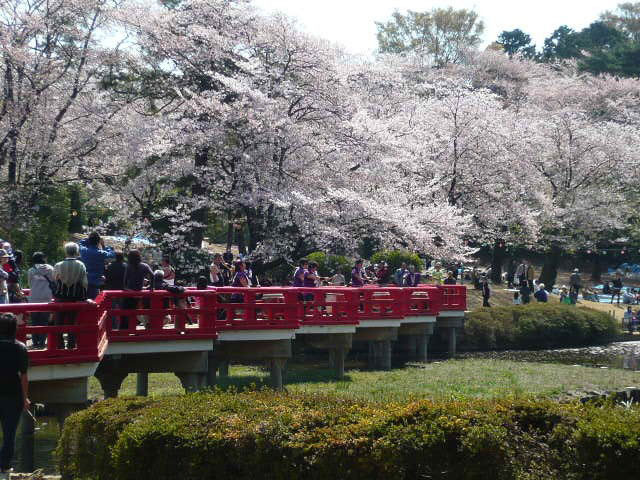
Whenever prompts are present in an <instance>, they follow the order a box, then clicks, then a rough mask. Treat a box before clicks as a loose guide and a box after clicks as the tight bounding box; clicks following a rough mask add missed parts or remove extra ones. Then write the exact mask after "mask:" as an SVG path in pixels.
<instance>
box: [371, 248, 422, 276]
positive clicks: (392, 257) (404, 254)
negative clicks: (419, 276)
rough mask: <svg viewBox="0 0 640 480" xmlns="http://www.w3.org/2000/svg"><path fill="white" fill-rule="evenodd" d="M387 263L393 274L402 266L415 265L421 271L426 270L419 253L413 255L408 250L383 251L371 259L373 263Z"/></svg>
mask: <svg viewBox="0 0 640 480" xmlns="http://www.w3.org/2000/svg"><path fill="white" fill-rule="evenodd" d="M382 262H387V263H388V264H389V269H390V270H391V272H392V273H393V272H394V271H396V270H397V269H398V268H400V265H402V264H403V263H406V264H407V265H415V267H416V268H417V269H419V270H422V269H424V262H423V261H422V259H421V258H420V257H419V256H418V254H417V253H411V252H409V251H408V250H381V251H379V252H376V253H375V254H374V255H373V256H372V257H371V263H382Z"/></svg>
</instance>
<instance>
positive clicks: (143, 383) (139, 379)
mask: <svg viewBox="0 0 640 480" xmlns="http://www.w3.org/2000/svg"><path fill="white" fill-rule="evenodd" d="M136 395H137V396H138V397H146V396H147V395H149V373H148V372H139V373H138V374H137V375H136Z"/></svg>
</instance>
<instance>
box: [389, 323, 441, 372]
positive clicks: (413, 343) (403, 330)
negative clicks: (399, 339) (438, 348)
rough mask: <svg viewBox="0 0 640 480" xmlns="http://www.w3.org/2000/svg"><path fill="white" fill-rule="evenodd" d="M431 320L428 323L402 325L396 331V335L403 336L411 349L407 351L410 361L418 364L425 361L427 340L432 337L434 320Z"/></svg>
mask: <svg viewBox="0 0 640 480" xmlns="http://www.w3.org/2000/svg"><path fill="white" fill-rule="evenodd" d="M433 320H434V321H432V322H428V323H408V324H403V325H402V326H401V327H400V329H399V330H398V334H399V335H402V336H404V338H405V339H406V340H405V341H406V342H407V343H408V345H409V346H410V347H411V348H410V349H409V355H410V356H409V358H410V359H412V360H416V361H418V362H426V361H427V354H428V347H429V339H430V338H431V335H433V331H434V326H435V318H434V319H433ZM411 354H413V355H411Z"/></svg>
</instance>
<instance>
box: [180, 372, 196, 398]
mask: <svg viewBox="0 0 640 480" xmlns="http://www.w3.org/2000/svg"><path fill="white" fill-rule="evenodd" d="M175 375H176V377H178V378H179V379H180V383H181V384H182V388H184V391H185V392H186V393H193V392H197V391H199V390H200V386H201V378H200V377H201V375H200V374H198V373H197V372H176V373H175Z"/></svg>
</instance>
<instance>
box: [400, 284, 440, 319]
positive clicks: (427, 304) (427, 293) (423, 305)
mask: <svg viewBox="0 0 640 480" xmlns="http://www.w3.org/2000/svg"><path fill="white" fill-rule="evenodd" d="M402 290H403V293H404V297H405V298H404V307H405V311H404V314H405V315H406V316H437V315H438V313H439V312H440V309H441V308H442V290H441V289H439V288H438V287H436V286H435V285H421V286H418V287H404V288H403V289H402Z"/></svg>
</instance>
